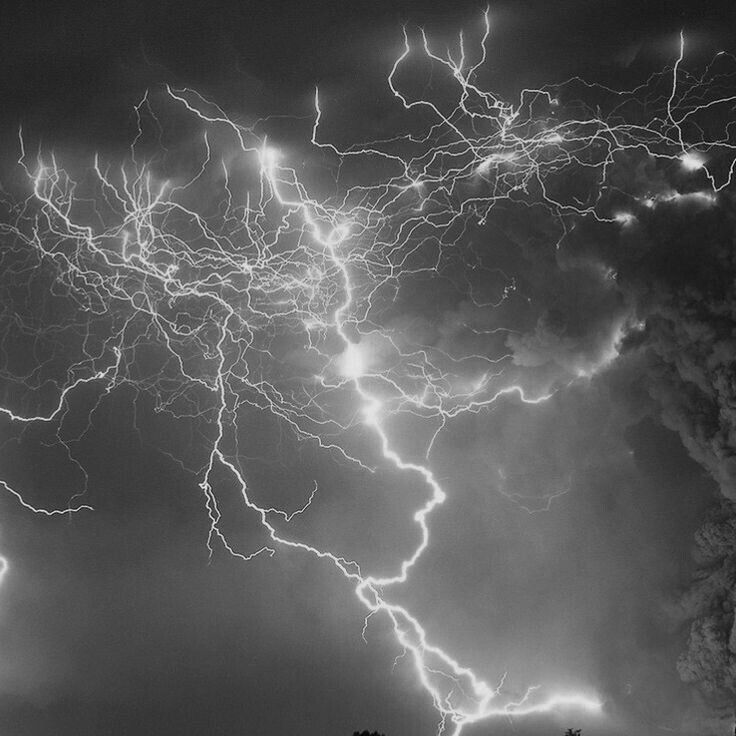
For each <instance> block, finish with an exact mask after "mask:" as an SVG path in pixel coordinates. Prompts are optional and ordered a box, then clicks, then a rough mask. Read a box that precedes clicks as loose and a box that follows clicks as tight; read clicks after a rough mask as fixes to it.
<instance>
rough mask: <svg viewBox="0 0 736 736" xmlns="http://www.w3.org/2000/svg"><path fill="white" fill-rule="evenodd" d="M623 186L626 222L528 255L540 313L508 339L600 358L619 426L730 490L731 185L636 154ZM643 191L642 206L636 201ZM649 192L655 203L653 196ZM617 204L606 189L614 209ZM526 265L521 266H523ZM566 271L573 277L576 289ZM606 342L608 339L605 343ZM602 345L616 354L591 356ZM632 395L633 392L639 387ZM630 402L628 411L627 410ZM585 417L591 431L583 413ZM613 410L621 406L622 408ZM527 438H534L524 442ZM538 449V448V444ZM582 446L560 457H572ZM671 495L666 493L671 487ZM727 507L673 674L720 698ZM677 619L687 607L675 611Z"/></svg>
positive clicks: (537, 357) (578, 363)
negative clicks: (707, 189)
mask: <svg viewBox="0 0 736 736" xmlns="http://www.w3.org/2000/svg"><path fill="white" fill-rule="evenodd" d="M617 176H618V177H619V183H620V184H622V185H623V188H624V190H625V191H626V192H627V193H630V194H632V195H633V196H634V197H638V198H639V202H637V201H636V200H629V203H628V209H629V211H631V212H633V213H634V214H635V218H636V219H635V220H633V221H631V222H630V223H628V224H625V225H623V226H622V225H618V224H614V225H611V224H602V223H599V222H595V221H587V222H584V223H582V224H579V225H576V227H575V228H574V229H573V230H572V231H571V232H570V233H568V235H567V236H566V237H565V238H563V240H562V241H561V243H560V247H559V250H557V249H555V250H554V251H552V250H551V249H548V250H547V251H544V250H542V251H541V252H539V253H538V254H537V255H536V256H534V254H533V251H532V249H527V253H528V254H529V257H530V258H532V259H534V258H536V261H537V263H539V264H541V265H542V266H544V265H545V264H547V265H548V264H549V262H550V261H552V260H554V261H556V263H555V264H554V265H555V266H556V267H555V268H549V267H547V268H544V269H543V272H544V274H545V277H546V279H547V283H546V285H544V286H543V287H542V288H536V289H533V290H532V293H533V294H534V295H535V297H536V298H538V299H539V307H538V309H539V311H540V317H539V319H538V322H537V324H536V325H535V327H534V329H533V330H530V331H527V332H526V333H525V334H523V335H522V336H511V337H509V339H508V345H509V347H510V348H511V349H512V350H513V354H514V360H515V362H516V363H519V364H526V365H538V364H549V363H555V364H557V365H558V366H561V367H564V368H565V369H566V372H567V373H568V374H569V375H571V376H573V375H574V374H575V369H576V368H582V369H583V370H584V367H585V366H586V365H591V366H592V365H594V364H595V363H596V362H598V366H597V367H596V368H594V370H593V371H591V372H592V373H595V372H600V370H599V369H600V368H602V367H604V366H605V365H606V364H610V369H609V370H603V371H602V372H601V374H600V375H599V376H598V377H597V378H596V379H594V383H595V382H597V383H601V382H602V383H604V384H607V385H608V386H609V387H610V389H611V390H612V391H613V393H612V400H613V401H616V402H617V403H618V404H619V406H621V407H622V408H623V412H624V413H623V419H624V424H626V423H627V417H626V413H627V412H630V415H629V417H628V423H629V424H631V423H633V422H635V421H637V420H639V419H640V418H641V416H642V414H646V413H648V414H650V415H651V416H653V417H655V418H656V419H658V420H659V421H660V422H661V423H662V425H663V426H664V427H667V428H669V429H671V430H674V431H675V432H677V433H678V435H679V437H680V439H681V441H682V443H683V445H684V446H685V447H686V448H687V450H688V451H689V453H690V454H691V456H692V457H693V458H694V459H695V460H696V461H697V462H698V463H700V465H702V466H703V467H704V468H705V469H707V471H708V472H709V474H710V475H711V476H712V477H713V479H714V480H715V481H716V482H717V483H718V486H719V488H720V490H721V492H722V493H723V495H724V496H726V497H727V498H728V499H734V498H735V497H736V372H735V369H734V356H736V338H735V337H734V329H735V328H734V325H735V324H736V312H735V310H736V298H735V297H734V291H733V285H734V281H735V279H736V255H735V254H736V248H735V245H736V217H735V215H734V205H733V201H732V198H731V197H730V195H728V194H722V195H719V196H715V195H704V194H701V191H702V188H703V187H704V186H705V180H704V179H703V178H698V175H697V174H696V175H691V176H690V178H689V180H688V179H687V178H686V177H685V176H684V175H683V173H682V172H681V171H680V170H678V169H676V168H674V167H670V169H669V170H662V169H661V168H658V167H655V166H654V165H653V164H651V163H650V162H647V161H642V160H641V159H633V160H628V161H625V162H624V165H623V166H621V167H620V168H619V170H618V174H617ZM647 199H649V203H645V200H647ZM652 201H654V202H656V204H654V205H652ZM617 206H620V205H617V204H616V201H615V195H612V200H611V208H612V210H613V211H615V210H614V208H615V207H617ZM533 271H534V268H533V267H532V269H531V272H532V273H533ZM575 279H581V283H582V284H584V285H583V286H582V287H581V286H580V285H576V283H575ZM612 338H613V339H612ZM605 350H612V352H613V354H614V355H615V354H619V355H620V357H619V358H618V359H617V360H616V362H612V357H613V356H612V355H609V357H608V360H605V361H604V360H601V359H600V358H601V356H602V355H604V354H605ZM636 396H638V397H639V399H638V401H637V400H636V399H635V397H636ZM626 407H628V408H626ZM578 415H579V416H580V417H581V422H582V424H583V426H587V427H589V428H590V427H592V426H594V425H593V424H586V422H585V420H584V419H582V417H583V416H584V414H582V413H579V412H576V416H578ZM619 416H620V418H621V412H620V411H619ZM533 444H534V443H533ZM536 446H537V447H538V446H539V445H536ZM579 454H580V453H579V450H577V451H576V450H573V449H572V448H567V449H564V448H561V449H560V451H559V455H558V457H560V458H567V460H564V461H562V462H563V463H564V462H570V463H572V464H573V465H574V459H573V458H575V457H579ZM672 502H673V503H675V497H674V496H673V499H672ZM733 518H734V511H733V505H732V504H731V503H728V502H725V501H724V502H723V504H722V505H721V506H720V507H719V509H718V511H717V513H716V514H715V516H714V517H713V518H712V519H711V520H710V521H708V522H707V523H706V525H705V526H704V527H703V528H702V529H701V530H700V531H699V533H698V537H697V550H698V560H699V563H700V564H701V566H702V570H701V572H700V573H699V579H698V582H697V583H696V584H695V585H694V586H693V587H692V589H691V590H690V592H689V593H688V594H687V596H686V597H685V603H684V604H683V606H684V611H685V613H684V618H685V619H687V618H688V617H689V618H690V619H694V621H693V623H692V626H691V631H690V638H689V643H688V649H687V652H686V653H685V654H684V655H683V657H682V659H681V660H680V664H679V671H680V673H681V675H682V677H683V678H684V679H686V680H687V681H688V682H694V683H698V684H699V685H700V686H701V687H702V689H703V690H704V691H706V692H707V693H709V694H711V695H716V696H719V697H720V698H723V697H726V698H728V697H729V694H730V697H731V698H733V689H734V681H733V666H734V665H733V662H734V657H735V656H736V646H735V644H734V636H736V634H734V631H735V629H734V616H733V601H732V596H731V591H732V590H733V585H734V577H733V569H734V567H733V566H734V559H736V557H735V556H734V552H733V548H732V545H731V544H730V542H727V541H726V540H728V539H729V535H730V533H731V532H732V531H733ZM679 615H683V614H682V612H680V614H679Z"/></svg>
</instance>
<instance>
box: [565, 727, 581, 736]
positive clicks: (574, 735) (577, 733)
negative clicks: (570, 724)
mask: <svg viewBox="0 0 736 736" xmlns="http://www.w3.org/2000/svg"><path fill="white" fill-rule="evenodd" d="M581 734H582V731H581V730H580V729H579V728H568V729H567V731H565V736H581Z"/></svg>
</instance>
